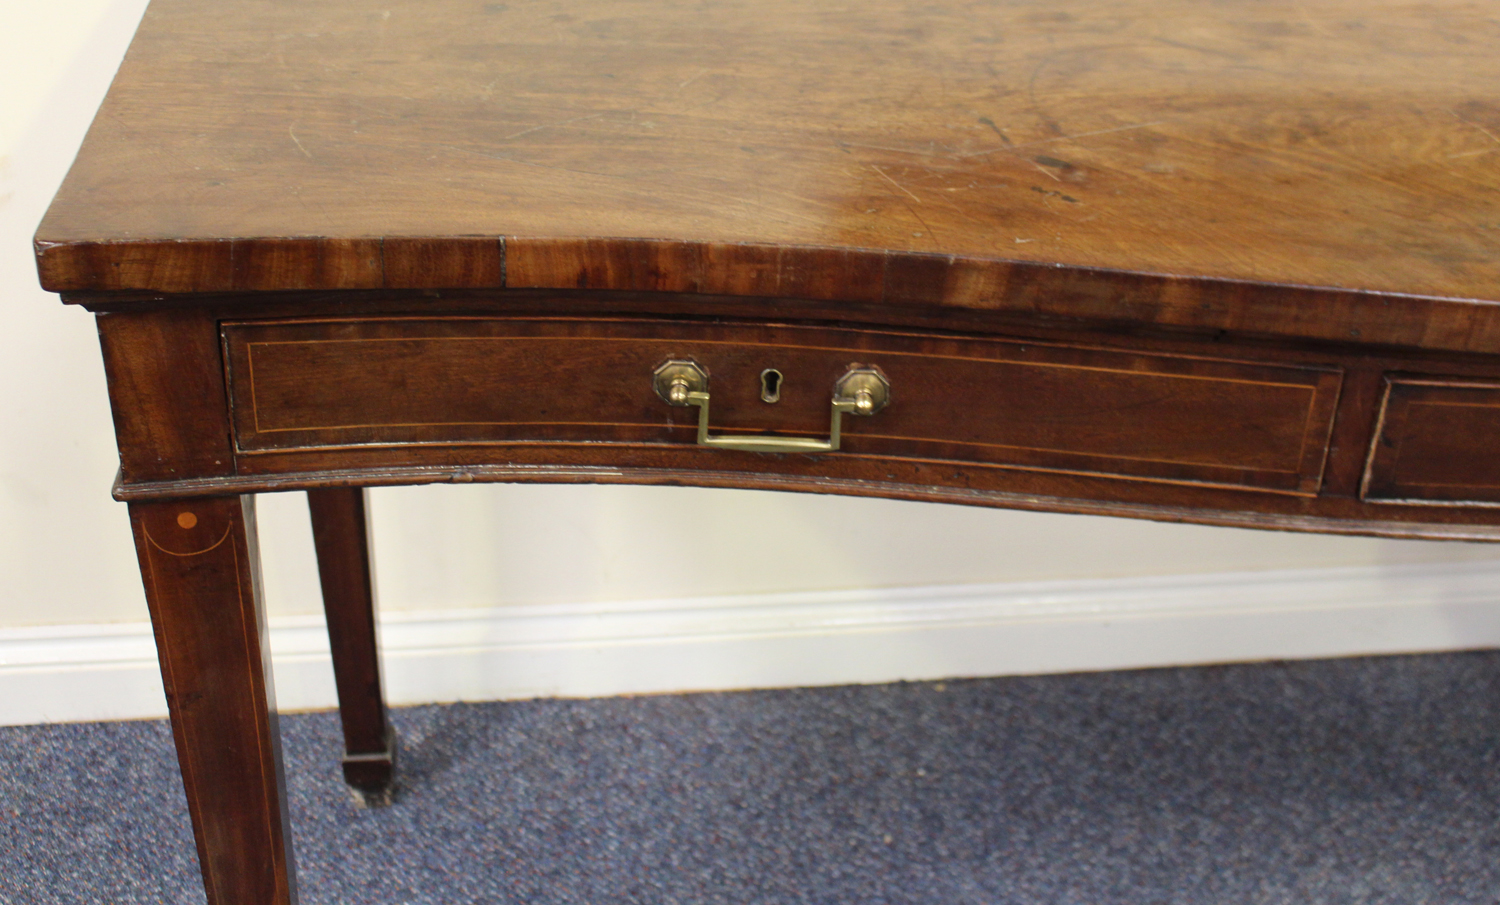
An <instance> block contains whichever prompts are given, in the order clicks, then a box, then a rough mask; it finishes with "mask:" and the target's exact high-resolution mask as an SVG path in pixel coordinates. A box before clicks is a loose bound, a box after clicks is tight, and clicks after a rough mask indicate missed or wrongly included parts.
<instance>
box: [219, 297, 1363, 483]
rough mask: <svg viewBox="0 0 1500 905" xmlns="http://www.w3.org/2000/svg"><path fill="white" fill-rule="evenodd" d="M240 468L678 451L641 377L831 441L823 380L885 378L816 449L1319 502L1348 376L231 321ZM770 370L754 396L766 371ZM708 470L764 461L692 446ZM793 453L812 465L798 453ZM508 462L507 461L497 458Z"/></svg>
mask: <svg viewBox="0 0 1500 905" xmlns="http://www.w3.org/2000/svg"><path fill="white" fill-rule="evenodd" d="M223 339H224V345H225V355H226V362H227V368H228V383H229V390H230V395H231V401H232V405H233V409H234V412H233V422H234V434H235V443H236V448H237V450H238V452H240V453H241V454H247V455H250V454H255V453H262V452H271V451H282V450H294V449H328V448H335V447H348V446H411V445H415V444H481V445H494V446H499V447H502V448H503V447H504V446H506V445H511V444H568V445H572V444H628V445H653V446H662V445H671V446H677V447H684V446H686V447H691V446H692V445H693V444H694V442H695V436H696V434H695V431H696V415H697V409H693V408H683V407H674V406H671V405H668V404H667V403H666V402H664V401H663V400H662V399H661V398H660V397H659V396H658V395H657V394H656V392H655V390H654V389H653V385H652V372H653V371H654V370H655V368H656V367H657V366H658V365H659V364H661V363H662V362H664V361H666V360H668V359H691V360H693V361H695V362H697V363H698V364H700V365H701V366H702V367H703V368H704V369H705V370H706V371H707V372H708V374H709V379H710V393H711V396H712V406H711V412H712V419H711V424H712V428H713V431H714V433H715V434H719V435H730V436H733V435H751V434H774V435H776V436H784V437H808V438H817V437H824V436H826V435H827V433H828V426H829V403H830V399H831V396H832V392H833V386H834V384H835V382H836V381H837V380H838V378H839V377H840V376H841V375H842V374H844V373H845V371H846V370H847V369H848V368H849V367H851V366H852V365H856V364H857V365H864V366H870V367H874V368H876V369H878V370H880V371H881V372H882V373H883V374H884V375H885V376H886V377H887V378H888V379H889V381H890V385H891V403H890V405H889V406H888V407H886V408H885V409H884V410H883V411H880V412H879V413H877V414H875V415H871V416H868V417H854V416H849V417H845V418H844V420H843V424H844V438H843V446H842V448H841V449H840V451H838V452H836V453H831V454H828V453H824V454H823V455H828V456H839V457H843V456H859V457H886V458H903V459H919V460H924V461H952V462H955V463H970V464H976V465H988V466H998V467H1009V468H1025V469H1038V470H1046V471H1062V472H1072V473H1079V474H1099V475H1108V476H1115V477H1123V478H1132V479H1146V480H1160V481H1172V482H1191V483H1202V484H1212V485H1219V486H1227V487H1241V488H1253V489H1257V490H1269V491H1278V492H1283V493H1297V494H1315V493H1316V492H1317V490H1318V487H1319V483H1320V480H1321V475H1322V470H1323V463H1324V460H1325V458H1326V455H1327V446H1328V436H1329V430H1330V427H1331V424H1332V420H1333V412H1334V406H1335V403H1336V400H1337V397H1338V392H1339V384H1340V379H1341V372H1340V371H1339V370H1337V369H1334V368H1322V367H1308V366H1293V365H1279V364H1261V363H1251V362H1241V361H1232V360H1227V359H1216V358H1203V357H1192V356H1183V355H1167V354H1157V353H1151V354H1144V353H1143V354H1135V353H1129V352H1121V351H1114V350H1107V349H1101V348H1092V347H1086V346H1069V345H1057V344H1047V343H1034V342H1024V341H1012V340H998V339H997V340H991V339H973V338H966V337H952V336H946V335H925V334H918V333H909V332H895V331H872V330H852V329H848V330H846V329H832V328H823V327H798V326H787V325H760V324H722V323H684V322H681V321H673V322H668V321H651V320H629V319H621V320H617V321H599V320H589V321H581V320H571V319H563V318H559V319H545V318H527V319H509V318H493V317H490V318H478V317H476V318H458V317H447V318H430V319H427V318H384V319H360V320H341V321H336V320H326V321H282V322H239V323H227V324H225V325H224V327H223ZM767 368H775V369H777V370H778V371H779V372H780V373H781V374H782V375H783V381H782V385H781V396H780V400H779V401H777V402H776V403H774V404H771V403H767V402H764V401H762V399H761V390H762V386H761V377H760V375H761V372H762V371H763V370H765V369H767ZM703 454H704V455H705V456H713V457H730V458H715V459H714V460H713V461H714V462H724V461H728V462H732V461H733V458H732V457H736V456H740V457H743V456H757V457H759V459H758V460H757V461H758V465H757V467H759V468H762V469H763V468H765V467H766V462H767V457H768V456H771V455H787V454H765V453H749V452H732V451H723V450H704V451H703ZM795 455H803V454H795ZM500 458H501V459H502V460H503V449H502V451H501V454H500Z"/></svg>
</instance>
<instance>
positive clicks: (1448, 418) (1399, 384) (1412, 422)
mask: <svg viewBox="0 0 1500 905" xmlns="http://www.w3.org/2000/svg"><path fill="white" fill-rule="evenodd" d="M1497 449H1500V382H1495V381H1490V380H1474V379H1466V378H1460V377H1446V378H1445V377H1416V376H1406V375H1400V374H1393V375H1390V376H1388V377H1387V378H1386V384H1385V398H1384V400H1383V402H1382V404H1381V407H1380V424H1379V427H1378V428H1377V429H1376V432H1375V439H1374V442H1373V443H1372V444H1371V446H1370V457H1369V460H1368V462H1367V464H1366V467H1365V480H1364V497H1365V499H1367V500H1370V501H1372V502H1384V503H1402V502H1411V503H1500V455H1496V453H1495V450H1497Z"/></svg>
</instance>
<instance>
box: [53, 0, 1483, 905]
mask: <svg viewBox="0 0 1500 905" xmlns="http://www.w3.org/2000/svg"><path fill="white" fill-rule="evenodd" d="M1496 47H1500V19H1496V18H1495V17H1494V15H1493V9H1492V8H1491V6H1490V5H1489V4H1487V3H1484V2H1481V0H1432V2H1428V3H1424V4H1405V3H1399V2H1390V3H1370V2H1368V0H1328V2H1324V3H1319V4H1313V5H1307V4H1289V3H1281V2H1277V0H1269V2H1256V3H1233V2H1204V0H1153V2H1150V3H1146V2H1142V0H1091V2H1085V3H1081V4H1074V5H1072V6H1071V7H1068V8H1066V9H1065V8H1063V7H1060V6H1057V5H1056V4H1052V3H1043V2H1039V0H1004V2H980V0H947V2H939V3H928V2H924V3H918V2H914V0H870V2H866V3H860V4H852V5H847V6H838V7H834V6H825V5H821V4H815V3H795V2H786V0H758V2H749V0H722V2H721V0H707V2H703V3H692V4H687V3H680V2H675V0H655V2H646V0H576V2H562V0H558V2H550V3H549V2H527V0H512V2H507V3H493V2H485V0H423V2H420V3H419V2H413V0H391V2H381V3H375V2H372V0H299V2H296V3H286V2H275V0H219V2H189V0H156V2H155V3H153V4H152V6H151V7H150V9H149V10H148V11H147V13H146V16H145V20H144V23H143V24H142V26H141V28H140V31H139V33H138V35H137V36H136V38H135V42H134V44H133V46H132V47H131V50H130V52H129V54H128V56H127V58H126V60H125V63H124V65H123V67H122V68H121V70H120V73H119V76H118V77H117V79H116V80H115V83H114V86H113V88H112V89H111V91H110V93H109V96H108V97H107V99H106V100H105V102H104V105H103V107H102V109H101V110H100V112H99V114H98V117H97V119H96V120H95V122H94V125H93V128H92V130H91V131H90V132H89V135H88V138H87V140H86V141H85V143H84V145H83V148H82V150H81V152H80V153H79V156H78V160H77V162H76V163H75V164H74V166H73V169H72V171H71V173H70V174H69V176H68V178H67V181H66V182H65V184H64V185H63V187H62V189H61V191H60V192H59V194H58V196H57V199H56V201H55V202H54V204H53V206H52V208H51V211H50V212H49V213H48V215H47V217H46V220H45V221H44V222H43V223H42V225H41V227H40V230H39V232H38V234H37V242H36V250H37V261H38V266H39V269H40V272H41V278H42V282H43V285H44V286H46V287H47V288H48V289H50V290H53V291H56V292H60V293H62V295H63V299H64V301H67V302H70V303H76V304H81V305H83V306H85V307H87V308H88V309H90V310H92V311H94V312H96V313H97V315H98V326H99V331H100V337H101V342H102V346H103V352H104V360H105V365H106V370H107V374H108V379H109V391H110V398H111V401H112V404H113V411H114V419H115V430H116V435H117V437H118V441H119V448H120V459H121V466H120V476H119V480H118V483H117V486H116V490H115V493H116V496H117V497H118V498H120V499H122V500H125V501H127V502H128V503H129V507H130V513H131V519H132V523H133V525H134V530H135V537H136V543H137V548H138V550H139V555H140V563H141V570H142V575H143V579H144V582H145V586H146V593H147V598H148V601H149V604H150V607H151V615H152V619H153V622H154V625H155V628H156V635H157V643H158V650H159V654H160V658H161V666H162V675H163V679H164V681H165V684H166V688H167V692H168V700H169V702H170V706H171V713H172V723H173V727H174V731H175V733H176V741H177V748H178V753H179V756H180V760H181V765H182V772H183V779H184V784H185V786H186V790H187V796H188V801H189V804H190V809H191V812H192V818H193V824H194V830H195V833H196V839H197V844H198V850H199V855H200V860H201V864H202V868H203V874H204V882H205V885H206V887H207V890H208V898H209V901H210V902H211V903H216V905H229V903H259V905H263V903H287V902H290V901H292V900H293V899H294V898H295V881H294V870H293V868H292V856H291V851H290V848H289V838H290V835H289V833H288V831H287V828H286V807H285V803H284V800H283V790H282V780H281V767H280V757H279V752H278V749H277V735H276V729H275V719H274V710H275V704H274V694H273V692H272V689H271V684H270V671H269V669H268V667H267V663H268V659H267V657H268V653H267V650H266V645H265V619H264V614H263V610H262V604H261V599H260V590H259V584H258V578H257V563H256V544H255V527H254V506H253V502H254V497H253V494H255V493H259V492H266V491H284V490H305V491H307V492H308V494H309V498H310V501H311V503H312V507H313V516H314V527H315V534H316V538H317V542H318V550H319V560H320V567H321V569H322V576H323V584H324V593H325V600H326V603H327V606H328V610H329V630H330V633H331V636H332V639H333V649H334V660H335V670H336V675H337V678H338V687H339V694H340V702H341V710H342V714H343V719H344V728H345V733H346V742H347V746H348V751H349V757H348V759H347V760H346V761H345V775H346V778H348V779H349V781H350V782H351V784H352V785H354V786H355V787H356V788H358V789H360V790H362V791H363V792H364V793H365V794H368V795H370V796H372V797H378V796H380V795H381V794H382V793H383V791H384V790H386V789H387V788H388V787H389V782H390V780H391V776H392V771H393V769H394V766H395V765H394V758H395V745H394V739H393V738H392V737H391V735H390V732H389V729H388V725H387V722H386V717H385V711H384V706H383V704H382V699H381V690H380V673H379V668H378V664H377V657H376V648H377V645H376V638H375V622H374V617H373V613H372V608H371V595H370V586H371V581H370V568H369V559H368V553H367V550H366V545H365V539H364V532H365V517H364V505H363V496H362V494H363V492H364V491H363V488H365V487H368V486H372V485H382V484H415V483H424V482H434V481H451V482H468V481H542V482H634V483H655V484H697V485H710V486H725V487H748V488H770V489H784V490H799V491H812V492H819V493H842V494H861V495H872V496H884V497H899V498H904V499H915V500H935V501H942V502H950V503H965V504H973V505H984V506H1006V507H1016V508H1025V509H1037V510H1048V511H1061V512H1083V513H1105V514H1111V515H1123V516H1135V517H1141V518H1151V519H1165V520H1178V521H1192V522H1200V523H1206V524H1220V525H1239V526H1249V527H1262V528H1278V529H1292V530H1305V531H1327V532H1346V533H1364V534H1378V535H1385V536H1392V537H1426V538H1455V539H1485V540H1494V539H1497V538H1500V509H1497V508H1496V505H1497V504H1500V457H1497V456H1495V455H1494V449H1495V447H1496V446H1497V444H1500V417H1497V407H1500V305H1497V303H1500V192H1497V189H1500V54H1496V53H1495V48H1496ZM663 561H664V562H666V561H667V560H666V558H665V557H664V560H663Z"/></svg>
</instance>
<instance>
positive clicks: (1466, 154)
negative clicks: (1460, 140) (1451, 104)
mask: <svg viewBox="0 0 1500 905" xmlns="http://www.w3.org/2000/svg"><path fill="white" fill-rule="evenodd" d="M1448 112H1449V113H1452V114H1453V118H1454V119H1456V120H1458V121H1459V122H1461V123H1463V124H1464V125H1466V126H1472V127H1473V128H1475V129H1478V130H1479V131H1480V132H1483V133H1484V134H1485V136H1486V137H1487V138H1489V140H1490V141H1492V142H1494V143H1495V146H1494V147H1490V148H1483V149H1481V150H1478V151H1461V152H1459V153H1457V154H1449V155H1448V159H1449V160H1452V159H1453V158H1455V157H1473V156H1475V155H1477V154H1489V153H1491V152H1493V151H1494V150H1495V148H1500V138H1496V137H1495V133H1493V132H1491V131H1490V130H1489V129H1486V128H1485V127H1484V126H1481V125H1480V124H1479V123H1476V122H1474V121H1473V120H1472V119H1464V118H1463V117H1462V116H1459V115H1458V111H1456V110H1449V111H1448Z"/></svg>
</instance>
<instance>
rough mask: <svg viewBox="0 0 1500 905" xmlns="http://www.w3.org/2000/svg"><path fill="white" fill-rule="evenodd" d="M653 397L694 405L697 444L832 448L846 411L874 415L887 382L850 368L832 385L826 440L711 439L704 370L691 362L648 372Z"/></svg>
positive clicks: (887, 391) (885, 398) (884, 400)
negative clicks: (654, 395)
mask: <svg viewBox="0 0 1500 905" xmlns="http://www.w3.org/2000/svg"><path fill="white" fill-rule="evenodd" d="M652 378H653V379H652V385H653V386H654V387H655V388H656V395H658V396H660V397H661V398H662V399H663V400H664V401H666V402H667V403H668V404H670V405H681V406H689V405H696V406H697V407H698V445H699V446H713V447H717V448H719V449H737V450H742V451H745V452H832V451H833V450H836V449H838V448H839V440H840V426H841V425H842V423H843V417H844V415H846V414H849V415H873V414H875V413H876V412H878V411H880V410H881V409H883V408H885V407H886V405H887V404H888V403H889V402H890V401H891V384H890V382H889V381H887V380H886V379H885V375H884V374H881V373H880V372H879V371H877V370H875V369H874V368H862V367H852V368H850V369H849V370H848V371H846V372H844V376H842V377H840V378H839V379H838V382H837V383H835V384H834V385H833V402H832V407H831V413H830V416H829V424H828V439H827V440H809V439H806V438H804V437H724V436H720V437H714V436H710V435H709V433H708V399H709V397H708V372H707V371H705V370H703V366H702V365H700V364H698V363H697V362H695V361H688V360H685V359H676V358H674V359H672V360H671V361H666V362H663V363H662V364H661V365H659V366H658V367H657V369H656V371H655V373H654V374H653V375H652Z"/></svg>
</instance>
